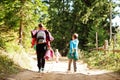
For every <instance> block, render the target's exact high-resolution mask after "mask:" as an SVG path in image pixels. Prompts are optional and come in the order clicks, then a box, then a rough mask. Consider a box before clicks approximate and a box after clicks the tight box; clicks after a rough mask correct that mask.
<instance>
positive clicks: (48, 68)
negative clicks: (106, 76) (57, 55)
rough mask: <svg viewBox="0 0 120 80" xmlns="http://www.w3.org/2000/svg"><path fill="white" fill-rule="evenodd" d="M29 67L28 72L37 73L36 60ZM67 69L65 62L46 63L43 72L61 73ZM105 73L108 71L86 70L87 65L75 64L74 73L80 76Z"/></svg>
mask: <svg viewBox="0 0 120 80" xmlns="http://www.w3.org/2000/svg"><path fill="white" fill-rule="evenodd" d="M33 57H34V58H35V57H36V56H33ZM31 65H32V68H31V69H30V70H32V71H38V67H37V61H36V60H32V61H31ZM67 67H68V63H67V61H60V62H58V63H56V62H55V61H46V64H45V72H59V73H63V72H67ZM71 69H73V65H71ZM71 72H73V70H71ZM107 72H108V71H106V70H89V69H88V68H87V64H83V63H80V62H77V72H76V73H82V74H86V75H98V74H103V73H107Z"/></svg>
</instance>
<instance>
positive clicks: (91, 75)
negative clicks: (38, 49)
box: [5, 61, 120, 80]
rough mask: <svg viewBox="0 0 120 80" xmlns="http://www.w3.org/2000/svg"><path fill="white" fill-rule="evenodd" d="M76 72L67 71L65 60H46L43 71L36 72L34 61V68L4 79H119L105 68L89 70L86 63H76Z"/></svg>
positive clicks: (119, 78)
mask: <svg viewBox="0 0 120 80" xmlns="http://www.w3.org/2000/svg"><path fill="white" fill-rule="evenodd" d="M77 65H78V66H77V67H78V70H77V72H76V73H74V72H72V71H71V72H67V62H65V61H61V62H59V63H56V62H54V61H51V62H46V67H45V72H44V73H38V72H37V71H38V70H37V67H35V66H36V63H34V64H33V66H34V68H33V69H31V70H25V71H23V72H20V73H18V74H16V75H11V76H10V77H9V78H6V79H5V80H120V75H117V74H115V73H112V72H108V71H105V70H89V69H88V68H87V66H86V64H82V63H80V62H79V63H77Z"/></svg>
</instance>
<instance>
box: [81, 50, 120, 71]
mask: <svg viewBox="0 0 120 80" xmlns="http://www.w3.org/2000/svg"><path fill="white" fill-rule="evenodd" d="M81 55H82V58H83V60H84V61H85V62H87V63H88V65H89V66H90V67H91V68H98V69H107V70H113V71H118V72H120V53H114V54H113V52H107V53H104V52H103V51H92V52H81Z"/></svg>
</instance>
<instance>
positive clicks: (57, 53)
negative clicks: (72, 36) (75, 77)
mask: <svg viewBox="0 0 120 80" xmlns="http://www.w3.org/2000/svg"><path fill="white" fill-rule="evenodd" d="M55 56H56V63H58V62H59V57H60V56H61V55H60V53H59V51H58V49H56V50H55Z"/></svg>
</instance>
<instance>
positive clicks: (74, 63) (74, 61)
mask: <svg viewBox="0 0 120 80" xmlns="http://www.w3.org/2000/svg"><path fill="white" fill-rule="evenodd" d="M73 66H74V72H76V70H77V66H76V60H73Z"/></svg>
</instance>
